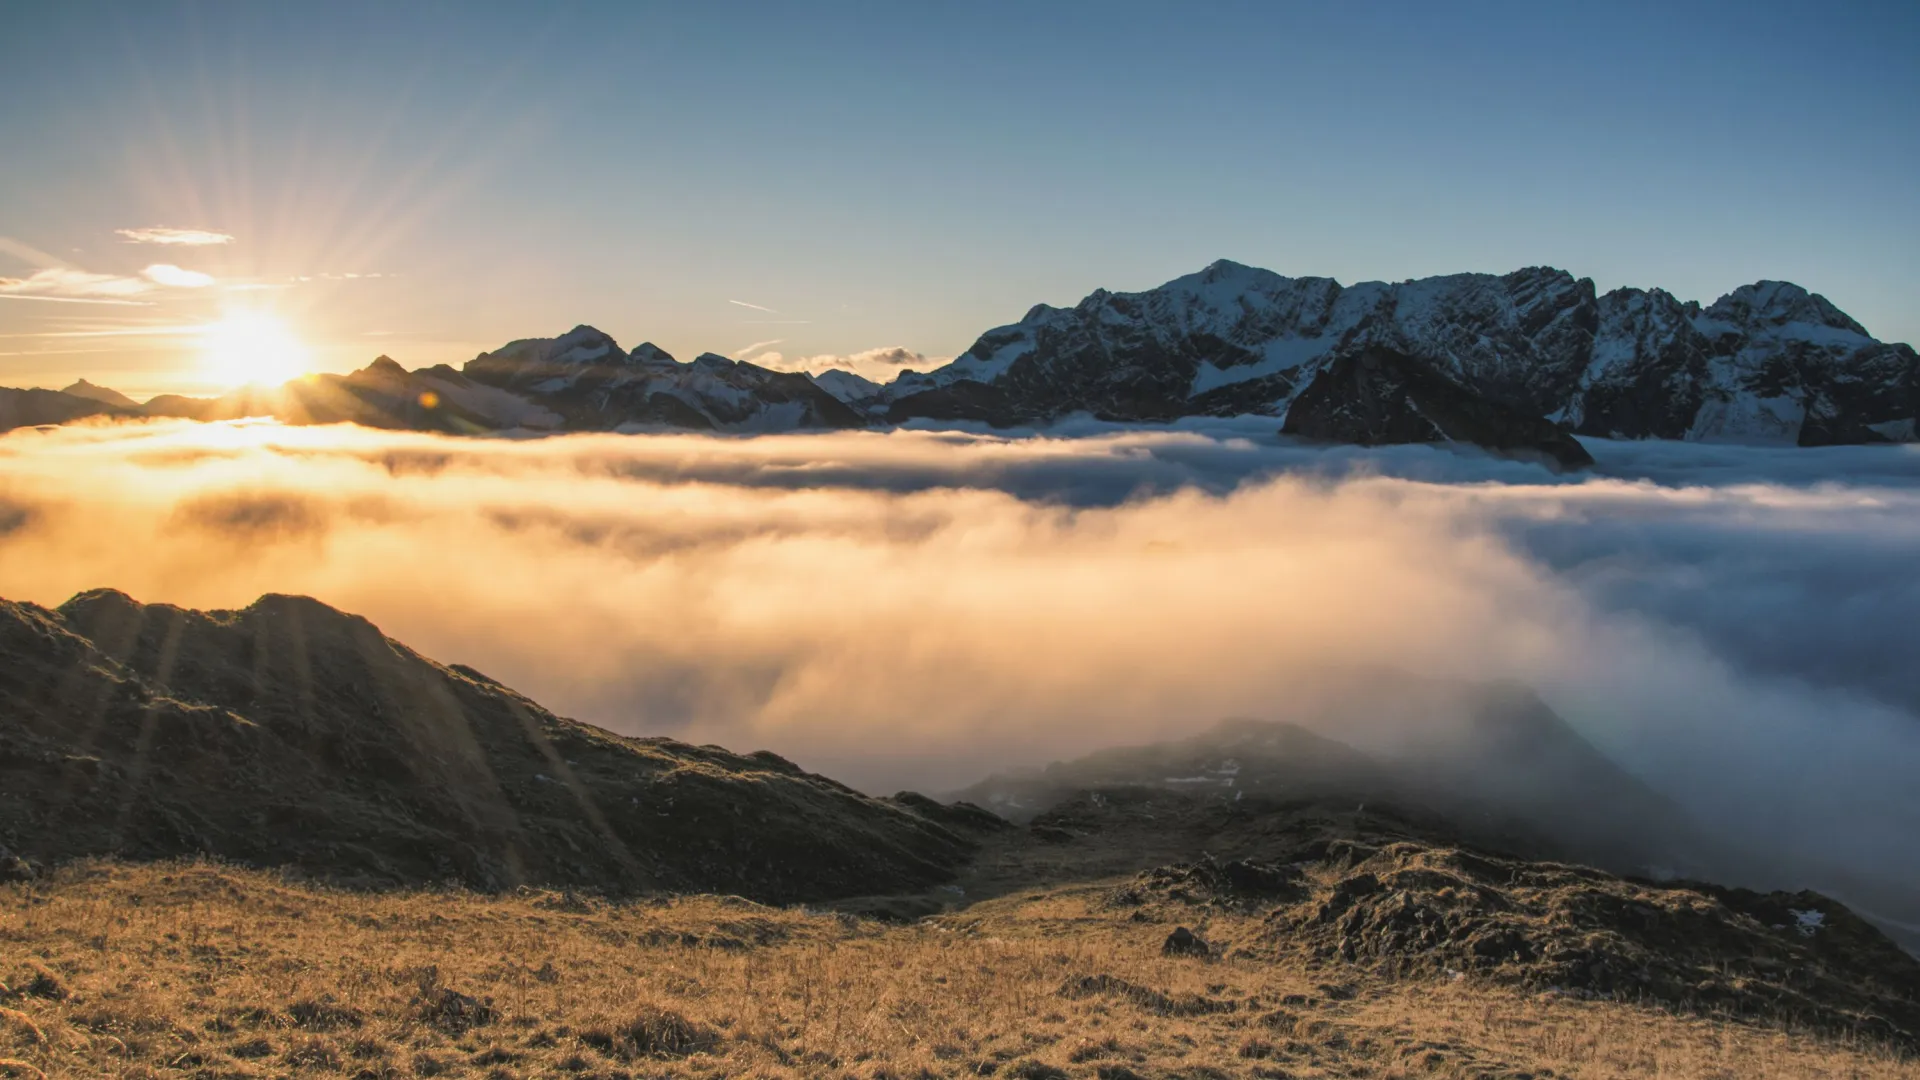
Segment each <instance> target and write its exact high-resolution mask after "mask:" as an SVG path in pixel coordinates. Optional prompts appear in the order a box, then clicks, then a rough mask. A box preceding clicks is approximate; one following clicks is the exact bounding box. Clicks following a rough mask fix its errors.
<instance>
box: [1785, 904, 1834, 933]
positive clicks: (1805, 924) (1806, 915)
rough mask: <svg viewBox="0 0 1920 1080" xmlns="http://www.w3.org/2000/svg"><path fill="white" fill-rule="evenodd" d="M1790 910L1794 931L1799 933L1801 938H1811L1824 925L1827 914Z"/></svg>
mask: <svg viewBox="0 0 1920 1080" xmlns="http://www.w3.org/2000/svg"><path fill="white" fill-rule="evenodd" d="M1790 910H1793V921H1794V924H1795V929H1797V930H1799V931H1800V936H1801V937H1812V936H1813V935H1814V934H1815V933H1816V932H1818V931H1819V929H1820V928H1821V927H1822V926H1825V925H1826V922H1827V914H1826V912H1824V911H1800V910H1797V909H1790Z"/></svg>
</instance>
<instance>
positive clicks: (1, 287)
mask: <svg viewBox="0 0 1920 1080" xmlns="http://www.w3.org/2000/svg"><path fill="white" fill-rule="evenodd" d="M0 300H43V301H47V302H49V303H54V304H118V305H121V306H124V307H151V306H153V305H152V303H151V301H147V300H109V299H106V298H104V297H86V296H41V295H38V294H34V293H12V292H8V291H7V290H6V284H5V283H4V282H0Z"/></svg>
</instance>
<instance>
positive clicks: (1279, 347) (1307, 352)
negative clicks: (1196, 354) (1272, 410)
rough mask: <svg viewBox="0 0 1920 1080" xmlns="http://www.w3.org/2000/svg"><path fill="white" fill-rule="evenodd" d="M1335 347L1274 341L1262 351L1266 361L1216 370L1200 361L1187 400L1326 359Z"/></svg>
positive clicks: (1317, 340) (1323, 341)
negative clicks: (1311, 361) (1217, 388)
mask: <svg viewBox="0 0 1920 1080" xmlns="http://www.w3.org/2000/svg"><path fill="white" fill-rule="evenodd" d="M1332 348H1333V343H1332V342H1331V341H1329V340H1328V339H1326V338H1295V337H1288V338H1275V339H1274V340H1272V341H1269V342H1268V343H1267V345H1266V348H1265V349H1264V350H1263V352H1264V353H1265V358H1264V359H1261V360H1256V361H1254V362H1253V363H1251V364H1235V365H1233V366H1232V367H1225V368H1222V367H1215V366H1214V365H1213V364H1212V363H1211V362H1210V361H1204V360H1203V361H1201V363H1200V367H1199V369H1198V370H1196V371H1195V372H1194V373H1193V382H1192V383H1191V384H1189V385H1188V387H1187V396H1188V397H1198V396H1199V395H1201V394H1204V393H1206V392H1207V391H1209V390H1212V389H1215V388H1216V387H1221V386H1232V385H1233V384H1234V383H1241V382H1246V381H1247V380H1248V379H1259V378H1264V377H1266V376H1268V375H1278V374H1280V373H1281V372H1283V371H1292V370H1293V369H1294V368H1297V367H1299V366H1300V365H1302V364H1305V363H1306V362H1308V361H1309V360H1315V359H1318V358H1320V357H1322V356H1325V355H1326V354H1327V353H1328V352H1329V351H1331V350H1332Z"/></svg>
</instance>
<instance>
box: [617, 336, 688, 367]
mask: <svg viewBox="0 0 1920 1080" xmlns="http://www.w3.org/2000/svg"><path fill="white" fill-rule="evenodd" d="M627 361H628V362H629V363H634V364H658V365H667V364H678V363H679V361H678V360H675V359H674V358H673V354H672V353H670V352H668V351H667V350H665V349H663V348H661V347H660V346H658V345H655V344H654V343H653V342H651V341H643V342H641V343H640V344H638V345H635V346H634V347H633V351H632V352H630V353H628V354H627Z"/></svg>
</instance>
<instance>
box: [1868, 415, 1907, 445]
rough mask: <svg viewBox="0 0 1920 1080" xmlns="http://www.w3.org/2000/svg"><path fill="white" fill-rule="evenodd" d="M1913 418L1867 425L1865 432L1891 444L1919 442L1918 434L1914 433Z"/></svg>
mask: <svg viewBox="0 0 1920 1080" xmlns="http://www.w3.org/2000/svg"><path fill="white" fill-rule="evenodd" d="M1914 428H1915V421H1914V418H1912V417H1908V418H1907V419H1905V420H1888V421H1887V422H1886V423H1884V424H1868V425H1867V430H1868V431H1871V432H1873V433H1874V434H1876V435H1878V436H1880V437H1881V438H1883V439H1889V440H1891V441H1893V442H1920V432H1916V431H1915V430H1914Z"/></svg>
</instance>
